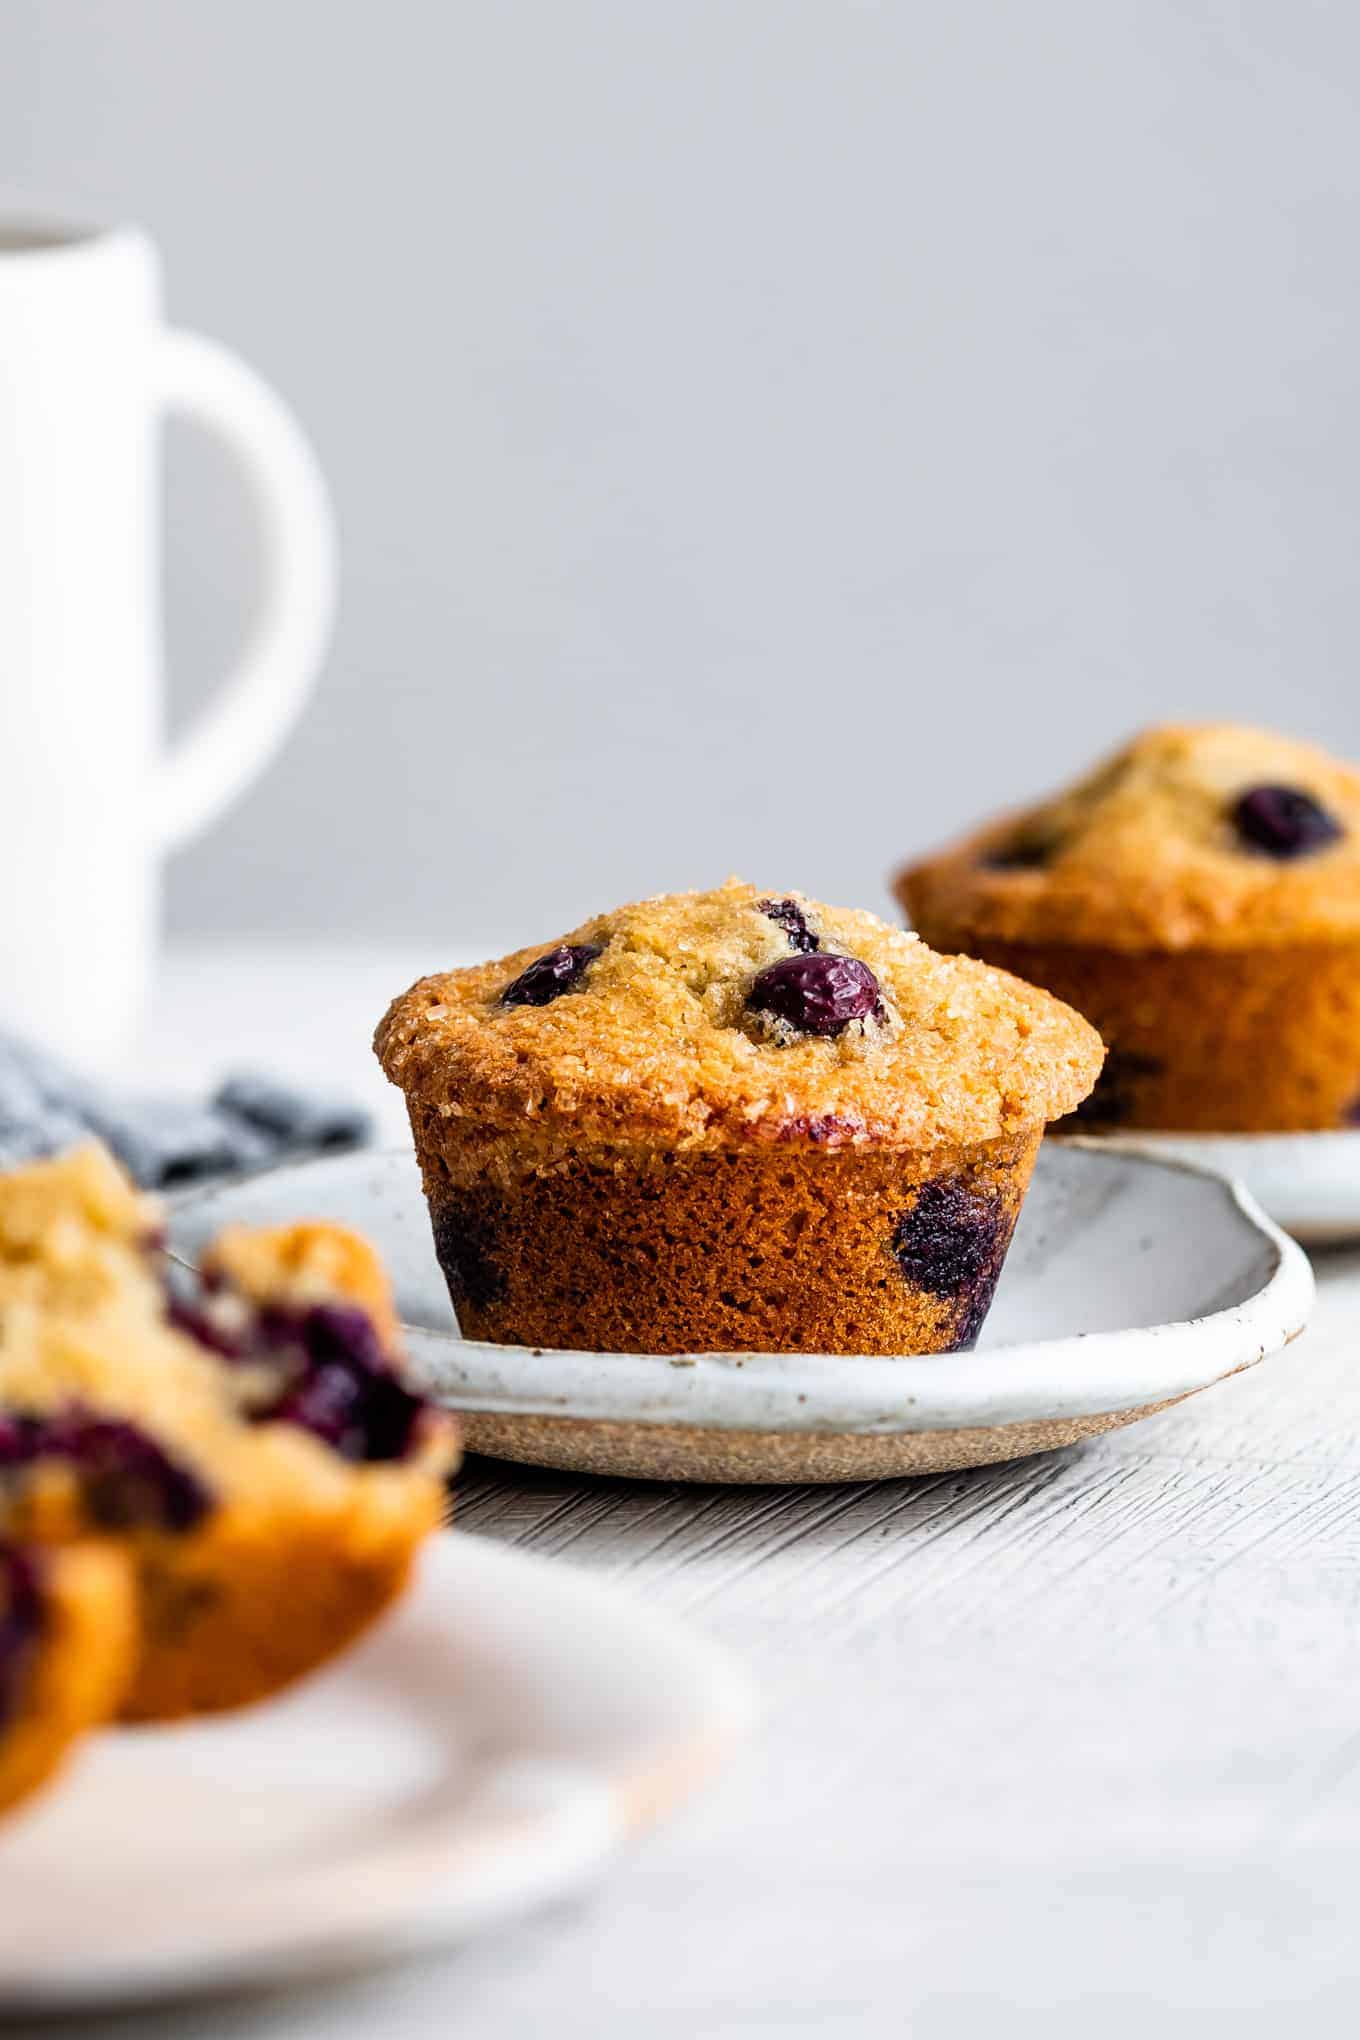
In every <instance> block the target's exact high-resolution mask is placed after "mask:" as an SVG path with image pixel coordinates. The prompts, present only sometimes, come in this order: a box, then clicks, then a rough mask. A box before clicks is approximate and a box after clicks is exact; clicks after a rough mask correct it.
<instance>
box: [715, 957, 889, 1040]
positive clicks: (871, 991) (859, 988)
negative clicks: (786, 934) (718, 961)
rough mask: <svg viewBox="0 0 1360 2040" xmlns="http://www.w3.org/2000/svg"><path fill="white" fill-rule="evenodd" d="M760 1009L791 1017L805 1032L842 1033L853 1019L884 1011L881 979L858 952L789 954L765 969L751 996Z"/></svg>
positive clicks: (780, 1017)
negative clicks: (852, 953)
mask: <svg viewBox="0 0 1360 2040" xmlns="http://www.w3.org/2000/svg"><path fill="white" fill-rule="evenodd" d="M746 1003H747V1005H748V1006H749V1007H750V1008H751V1010H752V1011H753V1012H755V1013H768V1014H770V1015H771V1016H772V1017H773V1018H774V1019H776V1020H784V1021H787V1023H788V1025H789V1026H790V1027H795V1028H797V1030H798V1032H799V1033H800V1034H820V1035H823V1036H831V1035H835V1034H841V1033H843V1032H844V1030H845V1029H846V1028H847V1027H848V1026H849V1025H850V1023H851V1021H852V1020H866V1019H867V1018H868V1017H869V1015H870V1014H871V1013H874V1014H878V1015H881V1014H882V1012H883V997H882V993H881V991H880V990H879V983H878V979H877V978H876V977H875V976H874V974H873V972H872V971H871V970H870V969H869V966H868V965H867V964H865V963H861V962H860V960H859V958H858V957H857V956H831V955H828V954H827V953H826V951H824V950H823V951H819V952H818V953H817V954H816V955H815V956H788V957H784V958H782V959H781V960H780V962H778V963H772V964H771V965H770V966H769V968H768V969H767V970H763V971H761V973H760V975H759V976H758V977H757V979H756V981H755V983H754V984H753V985H752V986H751V989H750V991H749V993H748V994H747V998H746Z"/></svg>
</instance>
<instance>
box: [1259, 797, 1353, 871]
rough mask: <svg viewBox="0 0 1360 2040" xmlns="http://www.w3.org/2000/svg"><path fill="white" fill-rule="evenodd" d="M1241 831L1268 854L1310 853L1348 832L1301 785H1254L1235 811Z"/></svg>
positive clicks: (1307, 854)
mask: <svg viewBox="0 0 1360 2040" xmlns="http://www.w3.org/2000/svg"><path fill="white" fill-rule="evenodd" d="M1232 818H1233V825H1234V827H1235V828H1236V830H1237V833H1238V835H1239V836H1240V837H1241V838H1242V840H1243V841H1244V842H1246V843H1250V844H1251V846H1252V848H1253V849H1254V850H1264V851H1265V853H1266V855H1267V856H1268V857H1307V856H1309V855H1310V854H1311V852H1313V851H1314V850H1323V849H1325V848H1326V846H1327V845H1328V844H1329V843H1335V842H1336V841H1337V840H1338V838H1339V837H1340V836H1341V835H1342V834H1343V833H1344V832H1343V830H1342V827H1341V824H1340V822H1338V821H1337V820H1336V818H1335V817H1334V816H1333V815H1329V814H1328V812H1327V810H1326V808H1325V807H1322V806H1321V805H1320V804H1319V802H1317V801H1315V800H1314V799H1313V796H1312V795H1311V793H1303V792H1301V791H1300V789H1299V788H1298V787H1297V786H1253V787H1249V788H1248V790H1247V791H1246V792H1245V793H1244V794H1242V795H1241V797H1240V798H1239V800H1238V801H1237V802H1236V804H1235V806H1234V808H1233V811H1232Z"/></svg>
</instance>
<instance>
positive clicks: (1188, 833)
mask: <svg viewBox="0 0 1360 2040" xmlns="http://www.w3.org/2000/svg"><path fill="white" fill-rule="evenodd" d="M1254 791H1263V792H1275V793H1279V792H1283V793H1287V794H1295V795H1297V796H1301V797H1302V798H1303V800H1305V801H1306V802H1308V803H1310V804H1312V805H1313V806H1314V807H1315V808H1316V810H1317V812H1318V813H1319V814H1320V815H1321V816H1322V817H1323V818H1325V822H1326V824H1327V827H1326V828H1325V830H1324V829H1321V828H1320V829H1319V830H1318V831H1317V835H1316V840H1315V841H1313V842H1310V843H1308V844H1306V845H1304V846H1303V849H1304V854H1292V853H1287V854H1272V853H1271V851H1270V849H1269V848H1265V847H1262V844H1261V842H1260V841H1258V840H1254V839H1253V837H1252V836H1251V835H1250V834H1244V832H1243V828H1242V825H1241V823H1240V821H1239V820H1238V811H1239V804H1240V803H1241V802H1242V801H1243V800H1244V799H1245V798H1247V797H1248V796H1250V795H1251V794H1252V793H1253V792H1254ZM896 891H897V893H898V896H899V898H900V899H901V900H902V902H903V904H904V905H905V906H906V907H907V909H908V912H909V913H910V914H911V916H912V918H913V920H914V921H915V923H916V925H917V926H918V927H919V928H920V929H921V930H922V931H923V933H924V934H925V936H926V939H927V940H928V941H931V942H936V943H940V944H942V945H944V946H947V947H951V948H952V947H962V946H966V945H968V944H969V943H970V942H972V941H973V940H995V941H1000V942H1020V943H1026V942H1027V943H1034V944H1055V945H1056V944H1063V943H1071V944H1083V945H1091V946H1098V947H1100V948H1103V949H1118V950H1184V949H1235V948H1249V947H1254V946H1260V947H1265V946H1271V945H1283V944H1294V943H1309V942H1316V943H1325V942H1328V941H1353V940H1355V939H1356V938H1358V937H1360V770H1357V769H1356V768H1355V767H1354V766H1351V765H1348V764H1345V763H1343V762H1342V761H1341V760H1339V759H1336V758H1332V757H1330V756H1329V755H1328V754H1327V753H1326V752H1325V751H1322V750H1319V749H1318V748H1317V747H1316V746H1314V745H1312V744H1305V743H1300V742H1297V741H1296V740H1294V739H1292V738H1289V737H1284V736H1279V735H1276V734H1275V733H1273V732H1271V731H1267V730H1261V729H1251V728H1243V727H1240V726H1238V725H1235V724H1228V723H1200V724H1177V725H1168V726H1164V727H1161V728H1156V729H1150V730H1146V731H1144V732H1143V733H1142V734H1141V735H1139V736H1137V737H1135V738H1134V739H1133V740H1132V742H1130V743H1129V744H1127V745H1125V746H1124V747H1123V749H1121V750H1120V751H1119V752H1118V753H1116V755H1115V756H1114V757H1112V758H1110V759H1108V760H1107V761H1106V762H1105V763H1103V764H1102V765H1100V766H1098V767H1097V768H1096V769H1095V770H1094V771H1093V772H1091V773H1090V774H1088V775H1087V776H1086V777H1084V778H1083V779H1081V780H1080V781H1079V782H1078V783H1077V784H1076V785H1075V786H1073V787H1072V788H1071V789H1070V790H1068V791H1066V792H1063V793H1060V794H1058V795H1057V796H1055V797H1054V798H1052V799H1050V800H1046V801H1043V802H1041V803H1040V804H1038V805H1037V806H1034V807H1030V808H1024V809H1018V810H1016V811H1014V812H1012V813H1010V814H1007V815H1005V816H1003V817H1001V818H999V819H996V820H993V821H991V822H989V823H987V825H986V826H985V827H983V828H981V829H978V830H976V831H974V832H972V833H970V834H969V835H968V836H966V837H964V838H963V839H962V840H961V841H960V842H958V843H956V844H954V845H953V846H952V847H950V848H948V849H946V850H944V851H942V852H940V853H938V854H935V855H932V856H929V857H926V858H924V859H921V860H919V861H917V862H916V863H914V864H911V865H908V866H907V867H906V868H905V869H904V870H903V871H901V872H900V873H899V874H898V877H897V880H896Z"/></svg>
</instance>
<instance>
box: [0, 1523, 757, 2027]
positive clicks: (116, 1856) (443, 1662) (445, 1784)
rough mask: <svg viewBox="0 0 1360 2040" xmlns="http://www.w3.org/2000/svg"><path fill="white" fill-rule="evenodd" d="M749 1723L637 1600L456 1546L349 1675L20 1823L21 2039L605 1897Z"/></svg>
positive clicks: (190, 1734) (341, 1668) (79, 1791)
mask: <svg viewBox="0 0 1360 2040" xmlns="http://www.w3.org/2000/svg"><path fill="white" fill-rule="evenodd" d="M750 1712H751V1695H750V1689H749V1686H748V1683H747V1680H746V1677H745V1675H744V1674H743V1673H742V1672H741V1671H739V1670H738V1669H737V1668H736V1667H735V1666H734V1665H733V1664H732V1663H731V1662H730V1661H729V1660H728V1659H727V1657H726V1656H725V1655H724V1654H723V1653H722V1652H720V1651H719V1650H717V1649H716V1648H715V1647H714V1646H713V1645H710V1644H708V1643H706V1642H704V1641H703V1639H701V1638H698V1637H692V1636H690V1635H689V1634H688V1633H687V1632H686V1631H685V1630H684V1629H683V1628H682V1627H681V1626H679V1625H678V1624H676V1623H675V1622H673V1621H671V1620H670V1619H669V1618H665V1617H662V1616H658V1615H657V1614H655V1613H654V1612H653V1611H652V1610H650V1609H647V1608H643V1607H641V1606H639V1605H637V1604H636V1603H634V1602H632V1601H630V1600H629V1599H628V1598H627V1596H626V1595H624V1594H622V1593H620V1592H619V1590H618V1589H617V1588H615V1587H612V1586H610V1585H608V1584H606V1583H604V1582H601V1581H598V1580H594V1579H591V1578H590V1577H588V1576H587V1575H585V1574H583V1573H581V1572H578V1571H577V1570H576V1569H575V1568H573V1567H572V1566H570V1565H564V1564H562V1563H560V1562H559V1561H558V1560H556V1559H553V1560H551V1561H549V1560H546V1559H542V1558H537V1557H533V1556H530V1555H528V1554H525V1553H522V1552H516V1551H508V1550H504V1549H502V1548H501V1547H500V1546H498V1545H495V1544H492V1543H490V1542H488V1541H486V1540H484V1539H482V1538H480V1537H473V1536H468V1535H466V1534H464V1533H462V1532H459V1531H456V1530H455V1531H453V1532H451V1533H450V1534H447V1535H445V1536H441V1537H437V1538H435V1539H434V1540H433V1541H432V1542H431V1543H430V1544H429V1545H428V1546H427V1547H426V1549H425V1551H424V1553H423V1554H422V1557H421V1561H420V1572H419V1576H418V1578H417V1580H416V1583H415V1586H414V1587H413V1589H412V1591H411V1593H410V1594H409V1595H408V1596H407V1598H406V1599H405V1600H404V1601H403V1602H401V1603H400V1604H399V1605H398V1607H397V1608H396V1609H395V1610H394V1611H393V1612H392V1613H391V1614H389V1615H388V1616H387V1617H386V1618H385V1619H384V1620H383V1621H382V1623H381V1624H380V1625H379V1626H378V1627H377V1628H376V1629H375V1630H374V1631H373V1633H372V1634H371V1635H370V1636H369V1638H368V1639H367V1640H366V1641H365V1642H363V1643H362V1644H360V1645H359V1647H358V1648H357V1649H356V1650H354V1651H351V1652H350V1653H349V1654H348V1655H347V1656H345V1657H342V1658H340V1659H338V1660H337V1661H336V1662H335V1663H334V1664H333V1665H331V1666H330V1667H329V1668H328V1669H327V1670H325V1671H323V1672H321V1673H318V1674H317V1675H316V1676H314V1677H313V1678H310V1679H307V1680H305V1681H304V1682H303V1683H302V1684H300V1685H299V1686H297V1687H295V1688H294V1689H293V1690H292V1691H290V1692H289V1693H287V1694H285V1695H283V1696H281V1697H280V1698H278V1699H276V1700H272V1701H269V1702H267V1703H266V1704H265V1705H263V1706H259V1707H251V1708H246V1709H244V1710H242V1711H241V1712H239V1713H236V1714H225V1715H217V1716H204V1717H202V1718H201V1719H199V1720H196V1721H190V1722H183V1723H176V1724H173V1725H171V1726H163V1727H154V1728H136V1729H122V1730H114V1731H110V1732H108V1733H106V1734H103V1735H100V1736H96V1737H93V1738H92V1739H91V1740H90V1742H89V1743H88V1744H87V1745H86V1746H85V1747H84V1749H83V1750H82V1751H81V1752H80V1754H79V1756H78V1758H77V1760H76V1761H75V1762H74V1763H73V1764H72V1765H71V1767H70V1768H69V1770H68V1771H67V1772H66V1773H65V1774H64V1775H63V1777H62V1778H61V1779H60V1780H59V1781H58V1782H57V1783H56V1784H55V1785H54V1786H53V1787H52V1788H51V1790H50V1791H48V1792H46V1793H44V1794H43V1795H42V1796H41V1797H40V1798H37V1799H35V1800H34V1801H33V1802H32V1804H31V1807H28V1808H25V1809H24V1811H23V1812H22V1814H20V1815H18V1816H17V1817H15V1818H14V1819H12V1820H11V1821H8V1822H6V1824H5V1826H4V1827H3V1829H0V1889H3V1891H4V1895H5V1897H4V1904H3V1906H0V2019H12V2018H14V2017H15V2016H16V2015H17V2014H22V2013H28V2014H34V2013H37V2012H55V2011H74V2010H80V2009H83V2010H86V2011H90V2010H92V2009H94V2008H99V2009H101V2010H102V2009H105V2008H108V2007H111V2006H113V2005H115V2004H127V2003H133V2004H143V2003H146V2002H147V2001H149V2000H151V1999H156V1998H165V1997H177V1996H182V1995H185V1994H189V1993H197V1992H200V1991H214V1990H221V1989H225V1988H227V1987H232V1988H237V1987H240V1986H243V1985H247V1984H249V1985H252V1986H253V1985H258V1984H262V1983H276V1982H283V1981H292V1980H295V1979H299V1978H301V1977H304V1976H312V1975H316V1974H324V1973H326V1972H327V1971H331V1970H336V1969H340V1968H346V1969H347V1968H352V1967H353V1966H354V1965H355V1964H356V1963H361V1962H367V1961H372V1960H375V1959H378V1958H390V1957H392V1956H395V1955H399V1954H402V1953H404V1952H407V1951H409V1950H411V1949H414V1948H420V1947H425V1946H429V1945H432V1944H435V1943H440V1944H442V1943H447V1942H454V1941H459V1940H462V1939H465V1938H466V1937H468V1936H469V1935H472V1934H475V1933H480V1932H482V1931H483V1930H485V1929H487V1928H490V1927H493V1926H496V1925H499V1924H501V1923H503V1922H504V1921H507V1920H509V1919H511V1918H513V1917H514V1916H515V1915H516V1914H519V1913H523V1912H525V1911H527V1910H529V1909H530V1908H532V1907H534V1906H536V1905H539V1904H542V1903H544V1902H545V1901H547V1900H549V1899H553V1898H558V1897H560V1896H562V1895H563V1894H564V1893H566V1892H568V1891H571V1890H575V1889H578V1888H580V1887H581V1886H582V1885H584V1884H586V1883H588V1882H589V1881H590V1879H591V1878H592V1877H593V1876H595V1875H596V1874H597V1873H598V1872H599V1871H600V1870H601V1868H602V1867H603V1866H604V1864H605V1863H606V1862H607V1861H608V1860H609V1858H610V1857H611V1856H613V1855H614V1854H615V1853H616V1852H617V1851H618V1850H619V1849H620V1848H621V1847H622V1846H623V1844H624V1843H625V1842H626V1841H627V1840H628V1838H629V1837H630V1836H632V1835H634V1834H636V1833H638V1832H639V1831H640V1830H641V1829H642V1828H644V1827H647V1826H649V1825H651V1823H652V1822H654V1821H655V1820H657V1819H659V1818H660V1817H661V1816H662V1815H663V1814H664V1813H666V1812H667V1811H669V1809H670V1808H671V1807H673V1806H674V1805H676V1804H677V1803H678V1801H679V1800H681V1799H682V1798H684V1797H685V1795H686V1794H687V1793H688V1792H689V1791H690V1790H691V1789H692V1788H693V1787H694V1786H695V1785H696V1784H697V1783H698V1782H699V1781H700V1780H701V1779H702V1778H703V1777H704V1776H705V1774H706V1773H707V1772H709V1771H710V1770H711V1769H712V1768H713V1767H714V1765H715V1764H716V1763H717V1762H718V1761H719V1760H720V1759H721V1757H722V1756H723V1755H724V1754H725V1752H726V1751H727V1750H728V1749H729V1748H730V1747H731V1745H732V1743H733V1741H734V1740H735V1739H736V1738H737V1737H738V1736H739V1734H740V1733H741V1731H742V1730H743V1728H744V1726H745V1725H746V1723H747V1721H748V1719H749V1716H750ZM19 2030H20V2029H19V2027H18V2026H15V2028H14V2031H15V2032H16V2033H17V2032H18V2031H19ZM24 2030H25V2031H29V2030H31V2023H29V2024H26V2025H25V2027H24Z"/></svg>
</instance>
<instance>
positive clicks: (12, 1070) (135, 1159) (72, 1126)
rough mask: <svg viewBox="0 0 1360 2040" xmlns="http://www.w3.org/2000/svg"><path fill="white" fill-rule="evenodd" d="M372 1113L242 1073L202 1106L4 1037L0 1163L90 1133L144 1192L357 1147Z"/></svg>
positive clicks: (27, 1158)
mask: <svg viewBox="0 0 1360 2040" xmlns="http://www.w3.org/2000/svg"><path fill="white" fill-rule="evenodd" d="M371 1135H372V1122H371V1120H370V1118H369V1116H368V1114H367V1113H366V1112H363V1111H361V1110H359V1109H357V1108H356V1107H354V1106H352V1105H348V1104H345V1103H344V1102H343V1101H341V1100H339V1099H335V1098H328V1097H319V1096H317V1095H316V1094H315V1093H312V1092H310V1091H303V1090H298V1089H297V1088H296V1087H295V1086H293V1085H292V1084H285V1083H281V1082H279V1081H278V1080H277V1079H276V1078H273V1077H268V1076H260V1075H257V1074H255V1073H254V1072H251V1071H240V1072H238V1073H237V1074H236V1075H234V1076H229V1077H227V1078H226V1080H225V1081H224V1082H223V1083H222V1084H220V1085H219V1086H218V1088H217V1090H216V1091H215V1092H214V1093H213V1095H212V1096H211V1097H210V1098H209V1099H207V1100H206V1102H203V1103H195V1102H194V1101H192V1100H188V1099H182V1098H164V1097H153V1096H145V1095H140V1094H136V1093H132V1092H125V1091H121V1090H118V1089H115V1088H112V1087H109V1086H107V1085H104V1084H102V1083H96V1082H94V1081H93V1080H91V1079H90V1078H88V1077H85V1076H82V1075H80V1074H79V1072H77V1071H75V1070H72V1069H70V1068H68V1066H67V1065H66V1064H65V1063H63V1062H60V1061H58V1060H57V1058H56V1057H55V1056H50V1055H48V1054H46V1053H45V1052H44V1051H43V1050H41V1049H38V1048H34V1047H33V1046H32V1045H31V1044H30V1043H28V1042H25V1041H20V1040H17V1039H15V1037H14V1036H12V1035H7V1034H3V1033H0V1169H12V1168H16V1167H17V1166H18V1165H19V1164H20V1163H22V1162H31V1161H36V1160H38V1159H40V1158H41V1157H42V1156H44V1155H55V1154H60V1153H61V1151H62V1149H63V1148H68V1147H71V1146H72V1145H73V1144H74V1143H75V1142H77V1141H80V1140H88V1139H90V1138H91V1137H94V1138H97V1139H99V1140H102V1141H104V1142H105V1143H106V1144H107V1145H108V1146H109V1147H110V1148H112V1150H113V1152H114V1153H115V1154H116V1155H117V1157H118V1159H119V1161H121V1162H122V1164H123V1166H124V1168H126V1169H127V1171H128V1173H129V1174H130V1175H132V1176H134V1177H135V1178H136V1180H137V1181H138V1182H139V1183H140V1184H142V1185H143V1187H144V1188H146V1189H148V1190H161V1189H167V1188H172V1187H174V1186H176V1185H178V1184H182V1183H196V1182H200V1181H202V1180H203V1179H204V1178H205V1177H209V1176H225V1175H235V1174H239V1173H241V1172H242V1171H243V1170H247V1169H258V1168H262V1167H264V1165H265V1164H266V1163H268V1162H272V1161H276V1160H279V1159H281V1158H282V1157H283V1156H284V1155H298V1156H303V1155H307V1154H319V1153H322V1152H327V1151H334V1150H338V1149H342V1148H351V1147H361V1146H363V1144H364V1143H365V1142H366V1141H367V1140H369V1139H370V1137H371Z"/></svg>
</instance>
